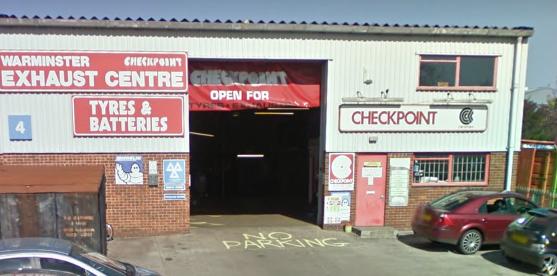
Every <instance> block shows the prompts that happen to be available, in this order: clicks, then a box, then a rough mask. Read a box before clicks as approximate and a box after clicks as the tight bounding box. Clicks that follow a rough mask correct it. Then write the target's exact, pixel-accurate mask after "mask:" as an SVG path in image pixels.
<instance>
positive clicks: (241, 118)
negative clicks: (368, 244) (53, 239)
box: [0, 15, 533, 236]
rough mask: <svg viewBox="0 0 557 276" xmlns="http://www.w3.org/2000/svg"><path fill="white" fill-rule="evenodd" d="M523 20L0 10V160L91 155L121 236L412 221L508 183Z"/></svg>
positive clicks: (47, 161)
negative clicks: (208, 218) (273, 218)
mask: <svg viewBox="0 0 557 276" xmlns="http://www.w3.org/2000/svg"><path fill="white" fill-rule="evenodd" d="M532 34H533V30H532V29H531V28H528V27H517V28H495V27H468V26H464V27H459V26H427V25H426V26H417V25H404V26H402V25H378V24H375V25H370V24H346V23H345V24H337V23H327V22H323V23H317V22H311V23H306V22H299V23H297V22H273V21H270V22H253V21H237V22H232V21H225V22H223V21H219V20H216V21H209V20H206V21H199V20H194V21H188V20H176V19H169V20H165V19H160V20H154V19H152V18H151V19H147V20H144V19H141V18H137V19H130V18H128V19H125V20H121V19H118V18H115V19H108V18H103V19H98V18H73V17H69V18H62V17H59V18H51V17H48V16H47V17H44V18H40V17H33V18H29V17H25V16H23V17H15V16H7V15H2V16H0V71H1V72H0V85H1V87H0V122H1V123H0V165H2V166H9V165H30V166H37V165H38V166H40V165H45V166H46V165H49V166H51V165H55V166H58V165H59V166H68V165H103V166H104V168H105V176H106V204H107V222H108V223H110V224H111V225H112V226H113V228H114V230H115V234H116V235H117V236H137V235H158V234H167V233H185V232H188V231H189V229H190V215H191V214H217V213H219V214H222V213H234V214H246V213H249V214H257V213H280V214H285V215H289V216H294V217H296V218H300V219H303V220H307V221H310V222H312V223H315V224H317V225H321V226H323V227H325V228H338V227H340V226H341V225H343V224H345V223H347V222H348V221H350V222H351V223H352V224H354V225H356V226H391V227H394V228H397V229H408V228H409V227H410V220H411V217H412V215H413V212H414V210H415V208H416V206H417V205H418V204H420V203H424V202H427V201H431V200H432V199H434V198H436V197H438V196H440V195H443V194H446V193H449V192H451V191H455V190H458V189H463V188H481V189H488V190H503V189H507V190H512V189H513V188H514V181H515V178H516V177H515V175H516V167H517V164H516V158H517V152H518V151H519V149H520V133H521V121H522V102H523V97H524V86H525V73H526V62H527V49H528V38H529V37H530V36H532ZM29 173H33V172H32V171H30V172H29Z"/></svg>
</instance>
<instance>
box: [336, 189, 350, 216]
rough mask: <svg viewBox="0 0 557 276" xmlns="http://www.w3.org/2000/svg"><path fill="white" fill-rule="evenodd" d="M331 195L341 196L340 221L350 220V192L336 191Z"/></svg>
mask: <svg viewBox="0 0 557 276" xmlns="http://www.w3.org/2000/svg"><path fill="white" fill-rule="evenodd" d="M331 195H332V196H338V197H340V210H339V214H338V216H339V218H340V221H341V222H342V221H350V193H349V192H334V193H331Z"/></svg>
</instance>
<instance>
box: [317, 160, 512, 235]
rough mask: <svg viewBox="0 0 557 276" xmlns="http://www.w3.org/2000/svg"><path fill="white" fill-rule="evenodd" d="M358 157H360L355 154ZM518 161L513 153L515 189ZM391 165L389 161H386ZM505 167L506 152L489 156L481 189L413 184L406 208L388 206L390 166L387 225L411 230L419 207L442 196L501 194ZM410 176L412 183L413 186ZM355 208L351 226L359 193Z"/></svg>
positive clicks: (387, 188) (353, 206)
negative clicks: (460, 192)
mask: <svg viewBox="0 0 557 276" xmlns="http://www.w3.org/2000/svg"><path fill="white" fill-rule="evenodd" d="M404 157H407V158H411V157H412V153H391V154H388V158H404ZM356 158H357V154H356ZM328 160H329V156H328V154H327V156H326V158H325V164H324V168H325V170H324V172H325V175H324V177H323V179H324V181H325V183H324V186H325V188H324V191H325V196H327V195H330V194H331V193H330V192H328V190H329V187H328V183H329V179H328V177H329V175H328V171H329V167H328V166H329V162H328ZM517 162H518V153H515V154H514V161H513V178H512V189H513V190H514V187H515V186H516V173H517ZM387 166H388V160H387ZM505 168H506V152H493V153H491V154H490V170H489V176H488V185H487V186H479V187H471V186H467V187H413V186H412V185H411V184H410V187H409V195H408V199H409V203H408V206H407V207H389V206H388V198H389V179H388V175H389V168H388V167H387V180H386V188H385V189H386V191H385V204H386V206H385V226H391V227H394V228H396V229H400V230H409V229H410V227H411V225H410V224H411V222H412V217H413V215H414V211H415V210H416V207H418V205H420V204H422V203H425V202H428V201H432V200H434V199H436V198H438V197H440V196H442V195H445V194H448V193H451V192H454V191H457V190H460V189H462V188H479V189H485V190H494V191H501V190H503V189H504V188H505V187H504V185H505V184H504V183H505ZM411 177H412V176H411V175H410V180H409V183H412V179H411ZM351 198H352V202H351V203H352V205H351V208H350V209H351V211H350V219H351V222H352V224H354V218H355V213H356V193H355V191H354V192H352V195H351ZM324 228H326V229H340V228H341V225H324Z"/></svg>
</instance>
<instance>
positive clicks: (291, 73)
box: [189, 61, 321, 111]
mask: <svg viewBox="0 0 557 276" xmlns="http://www.w3.org/2000/svg"><path fill="white" fill-rule="evenodd" d="M189 69H190V71H189V80H190V86H189V102H190V110H191V111H229V110H242V109H266V108H269V107H295V108H312V107H319V104H320V100H319V95H320V93H319V92H320V89H321V87H320V83H321V64H319V63H315V62H298V63H295V62H226V61H219V62H214V61H190V66H189Z"/></svg>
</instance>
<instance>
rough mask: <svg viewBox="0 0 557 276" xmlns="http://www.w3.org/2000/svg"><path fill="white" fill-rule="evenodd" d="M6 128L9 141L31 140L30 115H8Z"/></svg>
mask: <svg viewBox="0 0 557 276" xmlns="http://www.w3.org/2000/svg"><path fill="white" fill-rule="evenodd" d="M8 126H9V128H10V140H11V141H18V140H32V137H33V135H32V131H31V116H30V115H8Z"/></svg>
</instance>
